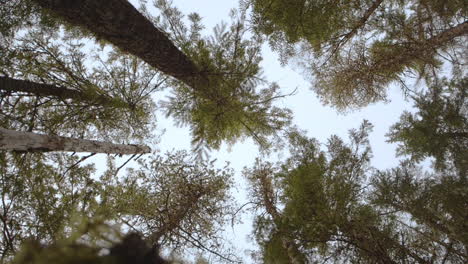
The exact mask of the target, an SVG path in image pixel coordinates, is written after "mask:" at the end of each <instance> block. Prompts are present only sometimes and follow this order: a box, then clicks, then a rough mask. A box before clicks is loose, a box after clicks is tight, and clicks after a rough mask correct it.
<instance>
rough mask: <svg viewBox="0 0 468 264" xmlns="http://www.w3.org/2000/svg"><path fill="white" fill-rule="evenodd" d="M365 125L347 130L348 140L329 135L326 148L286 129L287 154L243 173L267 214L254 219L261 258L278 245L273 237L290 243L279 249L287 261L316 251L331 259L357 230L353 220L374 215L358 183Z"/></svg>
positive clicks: (362, 174)
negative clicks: (287, 247) (365, 202)
mask: <svg viewBox="0 0 468 264" xmlns="http://www.w3.org/2000/svg"><path fill="white" fill-rule="evenodd" d="M371 128H372V126H371V125H370V124H369V123H368V122H364V123H363V124H362V126H361V128H360V129H359V130H351V131H350V138H351V144H345V143H344V142H343V141H342V140H341V139H340V138H338V137H336V136H333V137H331V138H330V139H329V141H328V143H327V144H326V146H327V151H326V152H325V151H322V150H320V145H319V143H318V142H317V141H316V140H314V139H308V138H307V137H305V136H304V135H303V134H301V133H299V132H292V133H290V142H289V143H290V146H291V147H290V149H289V152H290V158H288V159H287V160H286V161H285V162H283V163H280V164H278V166H276V167H272V164H270V163H262V162H260V161H258V162H257V163H256V165H255V166H254V168H252V169H246V170H245V171H244V174H245V175H246V176H247V178H248V179H249V180H250V181H251V184H252V187H253V190H254V191H253V192H252V194H253V201H254V202H255V203H256V204H259V206H260V207H262V206H263V208H264V209H263V210H266V211H267V213H268V218H266V219H265V220H261V219H262V217H260V219H259V220H257V226H256V229H257V230H258V231H256V234H257V239H258V242H259V243H260V245H263V246H264V250H265V253H264V254H266V255H265V256H266V257H269V256H273V255H271V254H272V253H271V252H272V248H275V247H278V246H280V244H279V242H278V241H277V240H278V239H283V240H284V241H283V242H282V243H285V242H286V243H290V244H291V246H290V247H291V248H290V249H288V250H286V249H285V248H283V251H284V252H288V251H290V252H288V254H289V259H290V260H291V259H292V258H295V259H301V258H304V256H307V259H309V260H312V256H313V255H315V254H317V253H318V254H319V255H324V256H330V257H332V256H334V255H335V254H336V256H334V257H336V258H337V259H339V257H340V254H343V252H341V251H347V250H350V249H349V248H348V247H349V246H350V245H341V244H340V243H341V242H340V241H342V240H341V239H344V237H349V236H351V234H352V232H356V231H357V228H359V225H357V226H354V224H352V223H353V221H364V220H361V219H364V218H365V219H367V220H368V221H369V219H372V217H373V216H374V213H373V212H372V211H370V212H368V209H366V208H367V207H366V205H365V204H364V203H362V195H363V189H364V188H363V187H364V182H365V180H366V175H367V174H368V173H369V172H370V168H369V166H368V163H369V160H370V155H371V154H370V148H369V145H368V144H369V143H368V139H367V135H368V133H369V131H370V130H371ZM274 186H277V188H278V189H275V188H274ZM273 193H274V195H273ZM271 207H274V209H271ZM279 208H282V209H281V211H280V209H279ZM275 211H278V212H275ZM268 219H271V220H270V221H268ZM374 222H375V220H374ZM378 224H379V222H378V221H377V222H376V224H375V225H376V226H378ZM268 226H270V227H268ZM275 230H277V231H275ZM268 233H269V234H270V235H268ZM278 236H279V237H278ZM345 244H346V243H345ZM283 247H284V244H283ZM347 248H348V249H347ZM355 249H359V246H357V248H355ZM294 251H297V252H296V253H292V254H291V252H294ZM280 252H282V251H276V253H277V254H280ZM358 255H359V254H358ZM283 257H284V256H283ZM302 262H304V261H302ZM298 263H300V262H298Z"/></svg>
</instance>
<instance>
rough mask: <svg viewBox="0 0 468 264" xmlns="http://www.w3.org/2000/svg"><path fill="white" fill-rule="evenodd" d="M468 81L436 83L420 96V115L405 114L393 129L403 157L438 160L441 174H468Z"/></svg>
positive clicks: (392, 136)
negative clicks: (449, 172) (446, 172)
mask: <svg viewBox="0 0 468 264" xmlns="http://www.w3.org/2000/svg"><path fill="white" fill-rule="evenodd" d="M467 88H468V79H467V78H463V79H461V80H453V81H447V80H440V81H435V83H434V84H433V86H432V87H431V89H430V90H429V91H428V92H426V93H424V94H419V95H417V96H416V97H415V98H414V100H415V107H416V109H417V112H416V113H409V112H405V113H403V115H402V116H401V118H400V122H398V123H396V124H395V125H393V126H392V127H391V129H390V133H389V134H388V135H387V136H388V137H389V142H397V143H399V146H398V153H399V154H400V155H410V157H411V159H412V160H414V161H416V162H419V161H421V160H423V159H424V158H427V157H432V158H434V159H435V167H436V169H438V170H447V171H450V170H451V171H453V172H454V171H455V170H456V171H458V174H459V175H460V177H463V178H466V172H467V171H468V156H467V152H466V150H467V149H468V104H467V90H468V89H467Z"/></svg>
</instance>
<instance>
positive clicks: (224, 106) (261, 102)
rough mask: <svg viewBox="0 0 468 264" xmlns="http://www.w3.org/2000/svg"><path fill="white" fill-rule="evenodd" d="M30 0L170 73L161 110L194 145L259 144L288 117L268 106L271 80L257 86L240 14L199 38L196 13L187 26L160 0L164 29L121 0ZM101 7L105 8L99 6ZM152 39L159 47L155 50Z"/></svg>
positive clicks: (253, 50) (255, 52)
mask: <svg viewBox="0 0 468 264" xmlns="http://www.w3.org/2000/svg"><path fill="white" fill-rule="evenodd" d="M35 2H37V3H38V4H39V5H41V6H43V7H45V8H46V9H49V10H52V11H53V12H54V13H55V14H57V15H58V16H60V17H62V18H64V19H65V20H66V21H68V22H69V23H71V24H73V25H79V26H81V27H82V28H85V29H87V30H89V31H91V32H92V33H94V34H95V35H96V37H98V38H102V39H104V40H106V41H109V42H110V43H113V44H114V45H116V46H117V47H119V48H120V49H121V50H123V51H126V52H129V53H131V54H133V55H136V56H138V57H139V58H141V59H142V60H144V61H145V62H147V63H148V64H149V65H151V66H153V67H155V68H156V69H159V70H160V71H162V72H164V73H166V74H168V75H171V76H173V77H175V79H173V80H172V81H171V86H172V87H174V96H173V97H171V98H170V100H169V103H168V104H167V105H166V109H167V114H168V115H171V116H173V117H175V118H176V121H177V122H178V123H179V124H189V125H190V126H191V129H192V134H193V139H194V140H193V141H194V146H195V149H197V150H204V149H205V148H211V147H213V148H219V147H220V145H221V143H222V142H223V141H225V142H228V143H229V144H232V143H233V142H235V141H237V140H239V139H242V138H244V137H245V136H251V137H253V138H254V139H255V140H256V141H257V142H258V143H259V144H260V145H261V146H264V147H265V146H266V145H268V144H267V142H266V138H267V136H269V135H272V134H274V133H275V132H276V131H278V130H279V129H281V128H282V127H284V126H286V125H288V124H289V121H290V113H289V111H288V110H285V109H280V108H277V107H273V106H272V102H273V101H274V99H278V98H281V97H284V95H280V94H278V87H277V86H276V85H274V84H273V85H270V86H269V87H266V88H264V89H261V90H260V91H257V90H258V88H257V86H258V85H259V84H261V83H265V82H263V81H262V79H261V76H260V67H259V65H258V64H259V62H260V60H261V56H260V53H259V51H260V43H259V42H258V41H257V40H254V41H247V40H245V39H243V34H244V32H245V29H244V18H243V16H240V17H239V18H238V19H235V21H234V22H233V24H232V26H231V27H230V28H229V29H228V30H226V27H225V26H220V27H218V28H217V29H216V32H215V36H214V38H211V39H210V38H202V37H201V34H200V31H201V29H202V26H201V24H200V17H199V16H198V15H197V14H191V15H190V16H189V19H190V20H191V23H192V25H191V27H190V30H188V27H187V26H186V25H184V24H183V23H182V17H183V16H182V14H181V13H180V12H179V11H178V10H177V9H176V8H173V7H171V6H170V5H169V4H168V3H167V2H166V1H158V2H156V7H157V8H159V9H160V10H161V11H162V13H161V16H162V18H161V20H163V22H162V24H161V25H158V26H160V27H162V28H167V27H166V26H167V25H168V24H170V25H171V28H169V30H170V31H169V32H167V33H165V32H164V33H163V32H162V31H160V30H159V29H157V28H156V27H155V26H154V25H153V22H154V23H155V24H156V23H157V22H158V18H156V17H151V16H150V15H149V14H146V15H147V16H148V17H149V19H148V18H146V17H145V16H143V15H142V14H140V13H139V12H138V11H137V10H136V9H135V8H134V7H133V6H132V5H131V4H129V3H128V2H127V1H121V0H116V1H115V2H113V1H109V2H107V3H104V2H102V3H95V1H89V3H88V2H80V3H79V4H78V3H75V4H70V3H68V2H67V1H35ZM108 5H111V6H112V8H113V9H112V10H113V11H112V10H110V9H109V8H107V6H108ZM104 10H107V11H106V12H109V14H108V15H104V14H101V13H100V12H101V11H104ZM128 21H132V24H131V25H130V24H128ZM166 35H168V36H169V38H172V39H169V38H168V37H167V36H166ZM155 43H158V44H157V45H156V46H157V47H158V49H154V46H155ZM176 45H177V46H178V47H179V48H180V49H181V50H182V51H181V50H179V49H178V48H177V47H176Z"/></svg>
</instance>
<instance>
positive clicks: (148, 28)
mask: <svg viewBox="0 0 468 264" xmlns="http://www.w3.org/2000/svg"><path fill="white" fill-rule="evenodd" d="M33 1H34V2H36V3H37V4H39V5H40V6H41V7H43V8H45V9H48V10H50V11H52V12H53V13H55V14H56V15H58V16H60V17H61V18H63V19H64V20H65V21H67V22H69V23H71V24H73V25H76V26H80V27H83V28H85V29H87V30H89V31H90V32H92V33H93V34H95V35H96V37H97V38H100V39H104V40H106V41H108V42H110V43H112V44H114V45H115V46H117V47H119V48H120V49H122V50H123V51H125V52H128V53H131V54H133V55H135V56H137V57H139V58H140V59H142V60H143V61H145V62H146V63H148V64H149V65H151V66H153V67H155V68H156V69H158V70H160V71H162V72H164V73H166V74H168V75H170V76H173V77H175V78H176V79H178V80H180V81H182V82H184V83H185V84H187V85H189V86H190V87H192V88H193V89H195V90H197V88H198V87H202V86H206V85H207V84H208V80H207V78H206V75H204V74H203V73H201V72H200V69H198V68H197V66H196V65H195V64H194V63H193V62H192V61H191V60H190V59H189V58H188V57H187V56H186V55H185V54H184V53H183V52H181V51H180V50H179V49H178V48H177V47H176V46H175V45H174V44H173V43H172V41H171V40H170V39H169V38H168V37H167V36H166V34H164V33H163V32H162V31H160V30H159V29H157V28H156V27H155V26H154V25H153V24H152V23H151V21H149V20H148V19H147V18H146V17H145V16H143V15H142V14H140V13H139V12H138V10H137V9H136V8H135V7H133V6H132V5H131V4H130V3H129V2H128V1H127V0H99V1H97V0H79V1H78V0H33Z"/></svg>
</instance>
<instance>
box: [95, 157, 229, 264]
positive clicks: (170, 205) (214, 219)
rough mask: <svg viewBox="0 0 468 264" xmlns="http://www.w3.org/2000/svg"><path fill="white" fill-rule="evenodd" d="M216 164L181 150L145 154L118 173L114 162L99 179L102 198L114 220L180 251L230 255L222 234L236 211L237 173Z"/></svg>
mask: <svg viewBox="0 0 468 264" xmlns="http://www.w3.org/2000/svg"><path fill="white" fill-rule="evenodd" d="M213 163H214V161H206V162H194V161H193V160H192V161H191V157H190V155H189V154H188V153H187V152H185V151H177V152H174V153H168V154H167V156H166V157H162V156H153V157H149V158H148V159H142V160H140V161H139V168H138V169H130V170H129V171H128V174H127V175H125V176H124V177H120V178H116V177H115V176H114V175H115V174H114V173H115V170H114V169H112V166H110V170H109V171H108V172H107V173H106V174H105V175H104V176H103V177H102V179H101V180H102V182H103V184H104V185H105V188H104V193H103V196H102V199H103V200H104V201H105V204H106V207H107V208H109V210H111V212H112V216H111V217H113V219H115V221H116V222H119V223H123V224H125V225H126V226H128V227H129V228H131V230H135V231H138V232H139V233H142V234H143V236H144V237H145V238H148V239H149V241H150V242H151V243H153V244H154V243H158V244H161V245H162V246H165V247H167V248H171V249H172V250H182V251H183V250H185V249H187V248H198V249H199V250H200V251H206V252H207V253H211V254H214V256H215V257H220V259H221V260H222V259H223V258H226V259H230V258H232V257H233V256H231V254H230V252H229V248H227V245H223V243H222V241H223V238H222V237H221V236H220V233H221V232H222V231H223V225H224V224H225V223H226V222H227V221H228V220H230V219H229V218H228V217H229V215H230V214H232V212H233V205H234V204H233V200H232V197H231V196H230V194H229V189H230V188H231V186H232V184H233V182H232V176H233V172H232V170H231V169H230V168H228V167H227V166H226V167H224V168H222V169H215V168H214V164H213ZM225 247H226V248H225Z"/></svg>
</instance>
